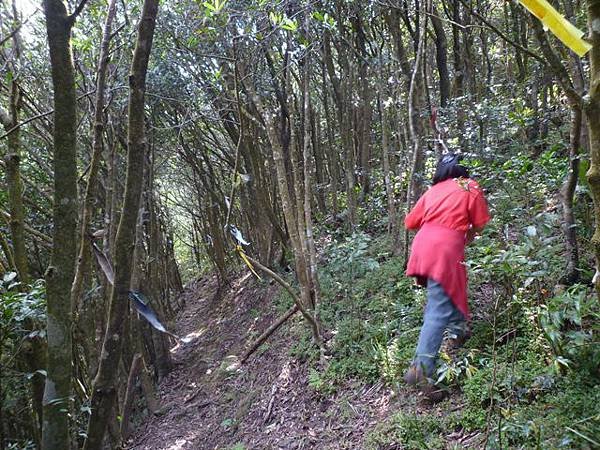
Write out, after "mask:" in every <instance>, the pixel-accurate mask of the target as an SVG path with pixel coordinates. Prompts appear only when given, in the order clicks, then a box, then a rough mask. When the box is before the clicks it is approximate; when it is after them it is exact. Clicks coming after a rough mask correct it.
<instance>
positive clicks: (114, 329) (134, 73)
mask: <svg viewBox="0 0 600 450" xmlns="http://www.w3.org/2000/svg"><path fill="white" fill-rule="evenodd" d="M158 1H159V0H145V1H144V5H143V8H142V14H141V19H140V25H139V31H138V38H137V43H136V47H135V51H134V53H133V60H132V63H131V73H130V75H129V107H128V116H129V124H128V125H129V130H128V136H127V144H128V157H127V176H126V181H125V199H124V204H123V212H122V214H121V220H120V221H119V228H118V230H117V237H116V241H115V264H114V269H115V283H114V286H113V288H112V290H111V295H110V308H109V317H108V325H107V328H106V333H105V335H104V342H103V345H102V353H101V356H100V366H99V367H98V374H97V375H96V378H95V379H94V384H93V392H92V398H91V408H92V414H91V416H90V420H89V424H88V431H87V439H86V442H85V445H84V449H85V450H99V449H101V448H102V440H103V438H104V434H105V430H106V424H107V423H108V420H109V418H110V414H111V411H112V410H113V407H114V405H115V400H116V394H117V391H116V386H115V382H116V379H117V374H118V369H119V361H120V359H121V350H122V348H121V334H122V331H123V326H124V321H125V320H126V319H127V310H128V306H129V299H128V291H129V285H130V282H131V264H132V247H133V246H134V245H135V231H136V223H137V219H138V210H139V205H140V197H141V193H142V187H143V173H144V156H145V153H146V137H145V130H144V96H145V91H146V72H147V70H148V60H149V58H150V50H151V48H152V40H153V37H154V27H155V24H156V15H157V12H158Z"/></svg>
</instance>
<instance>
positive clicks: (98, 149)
mask: <svg viewBox="0 0 600 450" xmlns="http://www.w3.org/2000/svg"><path fill="white" fill-rule="evenodd" d="M115 14H116V0H110V2H109V4H108V13H107V15H106V22H105V23H104V31H103V33H102V43H101V44H100V56H99V59H98V70H97V72H96V75H97V82H96V104H95V110H94V119H93V138H92V149H93V150H92V160H91V162H90V168H89V175H88V181H87V185H86V189H85V199H84V204H83V213H82V217H81V233H80V242H79V258H78V262H77V267H76V269H75V279H74V281H73V286H72V287H71V302H72V306H73V311H74V313H76V312H77V310H78V309H79V301H80V298H81V293H82V290H83V279H84V275H85V273H86V272H87V271H88V268H89V266H90V261H91V256H92V255H91V250H90V237H89V236H88V234H89V226H90V221H91V219H92V213H93V207H94V202H95V197H96V185H97V183H98V170H99V168H100V159H101V157H102V148H103V146H102V134H103V131H104V117H103V113H104V90H105V85H106V69H107V67H108V61H109V45H110V38H111V28H112V21H113V19H114V17H115Z"/></svg>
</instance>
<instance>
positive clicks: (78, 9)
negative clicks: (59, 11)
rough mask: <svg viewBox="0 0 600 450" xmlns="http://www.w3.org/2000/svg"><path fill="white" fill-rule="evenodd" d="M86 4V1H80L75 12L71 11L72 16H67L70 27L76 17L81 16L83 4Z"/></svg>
mask: <svg viewBox="0 0 600 450" xmlns="http://www.w3.org/2000/svg"><path fill="white" fill-rule="evenodd" d="M87 2H88V0H81V2H79V5H77V8H75V11H73V14H71V15H70V16H69V21H70V22H71V25H73V24H74V23H75V20H76V19H77V16H79V14H81V11H83V8H85V4H86V3H87Z"/></svg>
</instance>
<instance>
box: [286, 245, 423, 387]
mask: <svg viewBox="0 0 600 450" xmlns="http://www.w3.org/2000/svg"><path fill="white" fill-rule="evenodd" d="M388 244H389V242H388V241H387V240H383V239H382V240H373V239H372V238H371V237H370V236H368V235H366V234H364V233H360V234H355V235H353V236H350V237H346V238H342V239H341V240H340V241H339V242H331V243H330V244H329V245H328V247H327V249H326V251H325V255H324V256H325V258H326V259H327V264H326V265H325V266H324V267H323V269H322V271H321V273H320V280H321V287H322V296H323V300H322V306H321V319H322V321H323V323H324V325H325V328H326V329H328V330H331V332H332V333H333V335H334V336H333V338H332V341H331V348H332V353H333V356H332V358H331V360H330V362H329V364H328V366H327V368H326V369H325V370H324V371H319V370H317V369H313V370H312V371H311V373H310V376H309V384H310V386H311V387H312V388H314V389H316V390H317V391H319V392H321V393H331V392H333V391H334V390H335V389H337V387H338V386H339V385H340V384H342V383H344V382H345V381H346V380H348V379H361V380H364V381H369V382H373V381H376V380H377V379H379V378H383V379H385V380H388V381H393V380H395V379H396V378H397V377H398V376H399V374H400V372H401V371H402V370H403V369H404V368H406V367H407V366H408V364H409V362H410V360H411V359H412V355H413V352H414V346H415V344H416V338H417V336H418V330H419V328H418V321H419V316H420V311H419V303H420V302H421V301H422V294H421V292H420V291H415V290H414V289H413V287H412V281H411V280H409V279H407V278H406V277H405V276H404V275H403V272H404V268H403V264H402V261H401V259H400V258H396V257H391V258H390V257H389V254H390V252H389V248H388ZM379 260H381V262H379ZM292 355H294V356H296V357H303V358H306V359H310V360H317V359H318V353H317V352H316V350H315V349H314V348H313V346H311V345H310V340H309V338H308V334H306V335H305V336H303V337H302V338H301V339H300V340H299V342H298V344H296V345H295V346H294V348H293V350H292Z"/></svg>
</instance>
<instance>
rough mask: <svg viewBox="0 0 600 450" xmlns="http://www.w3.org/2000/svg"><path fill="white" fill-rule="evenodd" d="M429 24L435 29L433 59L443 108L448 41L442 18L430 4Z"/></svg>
mask: <svg viewBox="0 0 600 450" xmlns="http://www.w3.org/2000/svg"><path fill="white" fill-rule="evenodd" d="M431 24H432V25H433V30H434V31H435V61H436V64H437V70H438V75H439V78H440V81H439V83H440V106H441V107H442V108H444V107H445V106H446V105H447V104H448V99H449V98H450V75H449V72H448V42H447V39H446V32H445V31H444V26H443V24H442V20H441V19H440V18H439V13H438V11H437V10H436V8H435V6H433V5H432V14H431Z"/></svg>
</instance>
